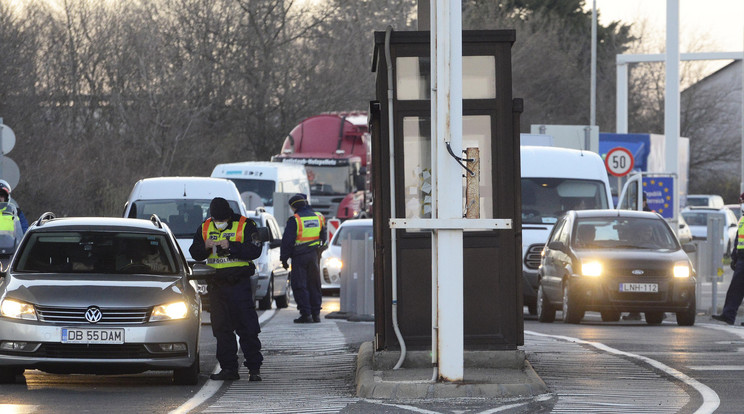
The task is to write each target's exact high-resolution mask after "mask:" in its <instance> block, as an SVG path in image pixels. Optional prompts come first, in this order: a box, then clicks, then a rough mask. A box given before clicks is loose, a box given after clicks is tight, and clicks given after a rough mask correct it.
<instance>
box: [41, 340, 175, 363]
mask: <svg viewBox="0 0 744 414" xmlns="http://www.w3.org/2000/svg"><path fill="white" fill-rule="evenodd" d="M34 356H37V357H45V358H82V359H97V358H101V359H137V358H152V357H156V356H158V355H157V354H151V353H149V352H147V349H146V348H145V346H144V345H142V344H121V345H103V344H56V343H44V344H42V345H41V347H40V348H39V349H38V350H37V351H36V352H35V353H34ZM160 356H164V355H160ZM169 356H172V355H169Z"/></svg>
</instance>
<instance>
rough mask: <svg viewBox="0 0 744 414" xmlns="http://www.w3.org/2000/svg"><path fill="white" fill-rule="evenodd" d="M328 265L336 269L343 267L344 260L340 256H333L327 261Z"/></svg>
mask: <svg viewBox="0 0 744 414" xmlns="http://www.w3.org/2000/svg"><path fill="white" fill-rule="evenodd" d="M326 266H327V267H332V268H335V269H341V268H342V267H343V266H344V262H342V261H341V259H339V258H338V257H331V258H330V259H328V261H327V262H326Z"/></svg>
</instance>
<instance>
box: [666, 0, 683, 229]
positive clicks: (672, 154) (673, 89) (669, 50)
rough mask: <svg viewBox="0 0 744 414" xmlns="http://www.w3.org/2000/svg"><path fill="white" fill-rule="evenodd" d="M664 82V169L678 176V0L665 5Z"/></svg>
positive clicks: (676, 200) (676, 203) (676, 210)
mask: <svg viewBox="0 0 744 414" xmlns="http://www.w3.org/2000/svg"><path fill="white" fill-rule="evenodd" d="M666 8H667V10H666V65H665V66H666V82H665V87H666V90H665V93H664V135H665V143H666V162H665V164H666V171H667V172H669V173H672V174H677V176H679V159H678V157H677V153H678V151H679V149H678V146H679V128H680V127H679V108H680V106H679V60H680V59H679V58H680V56H679V0H667V6H666ZM674 197H675V198H674V220H676V219H677V217H678V216H679V203H680V194H679V189H677V190H676V194H675V195H674Z"/></svg>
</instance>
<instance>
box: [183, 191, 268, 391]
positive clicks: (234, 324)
mask: <svg viewBox="0 0 744 414" xmlns="http://www.w3.org/2000/svg"><path fill="white" fill-rule="evenodd" d="M209 211H210V214H211V217H210V218H208V219H206V220H205V221H204V223H202V225H201V226H200V227H199V228H198V229H197V230H196V233H195V234H194V241H193V244H192V245H191V247H190V248H189V252H190V253H191V257H193V258H194V260H205V259H206V261H207V265H208V266H211V267H213V268H215V269H217V273H216V275H215V276H214V277H213V278H212V279H211V280H209V281H208V291H209V300H210V313H211V321H212V334H214V337H215V338H217V361H219V363H220V368H221V371H220V372H219V373H217V374H212V375H210V376H209V378H211V379H213V380H217V381H225V380H237V379H240V376H239V375H238V355H237V353H238V346H237V344H236V340H235V334H236V333H237V334H238V336H239V338H240V349H241V350H242V351H243V356H244V357H245V362H243V364H244V365H245V366H246V367H247V368H248V371H249V375H250V377H249V380H250V381H261V375H260V368H261V363H262V361H263V355H262V354H261V341H260V340H259V339H258V334H259V332H261V327H260V325H259V324H258V315H257V314H256V308H255V306H256V305H255V301H254V300H253V294H252V292H251V275H253V273H254V272H255V270H256V267H255V265H254V264H253V262H251V260H252V259H255V258H257V257H259V256H260V255H261V244H260V242H258V229H257V228H256V223H255V222H254V221H253V220H251V219H249V218H247V217H243V216H241V215H239V214H235V213H234V212H233V211H232V209H231V208H230V205H229V204H228V202H227V200H225V199H224V198H221V197H216V198H214V199H213V200H212V202H211V203H210V205H209Z"/></svg>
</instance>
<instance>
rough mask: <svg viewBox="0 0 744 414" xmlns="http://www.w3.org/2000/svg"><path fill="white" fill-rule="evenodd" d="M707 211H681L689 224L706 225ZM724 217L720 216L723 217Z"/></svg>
mask: <svg viewBox="0 0 744 414" xmlns="http://www.w3.org/2000/svg"><path fill="white" fill-rule="evenodd" d="M710 214H711V213H710V212H709V211H689V212H684V213H682V217H684V218H685V221H686V222H687V225H689V226H708V216H709V215H710ZM723 218H724V217H721V219H723Z"/></svg>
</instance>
